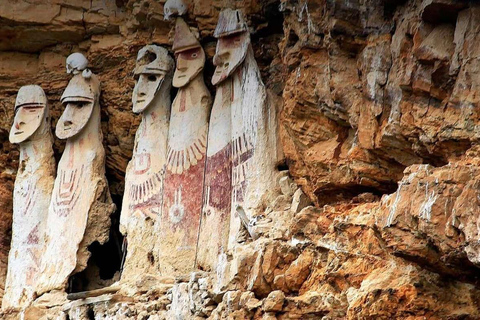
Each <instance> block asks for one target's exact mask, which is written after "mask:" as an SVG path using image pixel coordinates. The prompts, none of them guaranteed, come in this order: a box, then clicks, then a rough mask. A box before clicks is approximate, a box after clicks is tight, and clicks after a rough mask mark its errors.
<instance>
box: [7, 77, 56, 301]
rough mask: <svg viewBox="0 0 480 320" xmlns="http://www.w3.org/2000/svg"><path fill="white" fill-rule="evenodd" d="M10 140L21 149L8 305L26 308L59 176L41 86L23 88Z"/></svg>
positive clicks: (14, 197) (14, 202)
mask: <svg viewBox="0 0 480 320" xmlns="http://www.w3.org/2000/svg"><path fill="white" fill-rule="evenodd" d="M10 142H11V143H16V144H18V145H19V148H20V159H19V168H18V172H17V177H16V180H15V189H14V195H13V225H12V242H11V248H10V253H9V258H8V272H7V280H6V284H5V295H4V297H3V301H2V306H3V308H4V309H6V308H11V307H13V308H22V307H25V306H26V305H27V304H28V303H30V302H31V301H32V300H33V298H34V292H35V291H37V285H38V283H37V280H38V277H39V275H40V271H41V270H40V268H41V261H42V257H43V255H44V251H45V244H44V233H45V227H46V222H47V214H48V207H49V204H50V198H51V195H52V189H53V183H54V180H55V159H54V157H53V149H52V143H53V140H52V134H51V130H50V115H49V109H48V105H47V97H46V96H45V93H44V92H43V90H42V88H41V87H39V86H36V85H29V86H24V87H21V88H20V90H19V91H18V95H17V99H16V103H15V119H14V123H13V126H12V129H11V130H10Z"/></svg>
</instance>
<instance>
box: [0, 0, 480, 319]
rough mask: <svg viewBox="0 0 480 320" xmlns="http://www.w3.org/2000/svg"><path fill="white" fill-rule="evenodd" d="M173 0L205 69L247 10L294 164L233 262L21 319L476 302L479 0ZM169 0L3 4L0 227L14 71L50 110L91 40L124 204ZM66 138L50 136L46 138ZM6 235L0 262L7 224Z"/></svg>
mask: <svg viewBox="0 0 480 320" xmlns="http://www.w3.org/2000/svg"><path fill="white" fill-rule="evenodd" d="M184 2H185V5H186V6H188V13H187V15H186V16H185V20H186V22H187V24H188V25H189V26H191V27H196V30H197V31H198V33H199V36H200V43H201V45H202V47H203V48H204V49H205V53H206V57H207V62H206V65H205V70H204V71H205V72H204V73H205V80H206V81H205V82H206V83H207V84H209V83H210V79H211V76H212V73H213V69H214V68H213V65H212V57H213V55H214V53H215V45H216V41H215V39H214V37H213V32H214V29H215V26H216V23H217V19H218V14H219V12H220V10H221V9H222V8H226V7H235V8H239V9H242V10H243V12H244V14H245V17H246V18H247V20H248V21H247V22H248V25H249V27H250V28H251V31H252V47H253V52H254V57H255V59H256V61H257V63H258V65H259V69H260V72H261V75H262V79H263V82H264V83H265V85H266V89H267V95H268V98H269V99H271V101H273V102H274V104H275V105H276V106H277V108H278V110H279V112H280V110H281V112H280V114H279V116H280V117H279V118H280V120H279V129H280V130H279V131H280V134H281V145H282V147H283V150H284V153H285V158H286V161H285V163H279V168H280V169H283V170H285V169H288V171H281V172H280V174H279V175H278V176H277V177H276V183H277V185H276V187H275V188H274V190H271V196H270V199H269V202H270V204H269V205H268V206H267V207H265V208H263V209H262V210H263V211H262V212H259V213H258V218H257V220H256V221H255V222H252V225H251V226H250V227H251V230H249V231H253V232H254V234H255V235H256V237H255V238H256V240H253V239H252V238H249V237H246V238H244V239H242V241H244V242H242V243H240V244H238V246H237V248H236V250H235V251H234V252H229V253H228V254H226V255H225V257H224V261H220V262H219V263H220V264H222V263H223V265H222V266H225V265H228V270H229V271H228V275H225V274H222V273H221V272H219V273H216V272H215V270H212V271H209V272H208V271H198V272H193V273H189V274H185V275H180V276H177V277H176V278H172V277H168V276H162V277H144V278H143V279H142V280H141V281H137V282H135V283H134V284H133V285H132V286H131V287H129V288H119V289H116V290H112V292H115V293H106V294H103V295H99V296H97V297H90V298H87V299H84V300H75V301H72V302H69V301H67V300H65V296H64V295H61V294H59V295H56V294H51V295H50V296H48V297H45V296H43V297H39V298H38V299H37V301H36V302H35V303H34V305H33V306H32V307H30V308H28V309H27V310H25V311H24V312H23V315H24V317H25V319H49V318H54V317H56V316H60V319H65V318H66V317H67V315H68V317H69V319H89V318H91V317H92V315H93V316H95V317H96V319H150V320H154V319H178V318H181V319H204V318H211V319H227V318H233V319H345V318H346V319H478V318H480V307H479V305H480V285H479V283H478V274H479V267H480V248H479V245H478V239H479V228H478V219H479V216H478V213H479V212H480V210H479V207H480V203H479V200H478V199H479V195H478V192H479V191H478V189H479V187H478V186H479V181H478V173H479V170H480V169H479V168H480V162H479V159H480V153H479V149H478V145H477V144H478V141H477V140H478V136H479V132H480V130H479V119H478V117H479V115H478V111H477V109H478V102H479V101H478V100H479V98H478V97H479V96H480V94H479V92H480V91H479V90H480V82H479V81H480V80H478V79H480V78H479V70H480V69H479V66H478V63H479V62H478V61H479V60H478V57H477V56H478V52H479V50H478V42H479V41H478V40H479V39H478V37H479V34H480V33H479V28H480V4H478V3H477V2H475V1H453V0H350V1H346V0H323V1H322V0H298V1H294V0H280V1H267V0H261V1H260V0H258V1H216V0H207V1H200V0H192V1H184ZM163 5H164V4H163V1H153V0H130V1H127V0H117V1H113V0H111V1H110V0H107V1H96V0H93V1H90V0H88V1H68V0H56V1H51V2H48V3H47V1H38V3H32V2H30V1H28V2H27V1H8V5H0V17H1V18H2V19H0V50H2V51H1V52H0V79H1V80H2V81H1V84H0V97H1V99H0V110H1V111H2V113H3V114H5V115H6V116H4V117H0V142H1V150H2V152H1V154H0V181H1V183H0V204H2V203H6V205H1V206H0V214H1V217H2V220H1V221H2V224H1V226H0V227H1V228H2V230H3V228H5V230H8V229H9V219H10V217H11V192H12V186H13V183H12V181H13V179H14V172H16V168H17V162H16V161H17V158H18V152H17V150H16V149H15V148H14V147H12V146H11V145H10V144H9V143H8V142H7V141H6V139H5V137H6V136H7V131H8V129H9V128H10V126H11V123H12V120H13V108H12V106H13V104H14V98H15V94H16V92H17V90H18V88H19V87H20V86H21V85H25V84H30V83H35V84H38V85H41V86H42V88H44V90H45V92H46V94H47V97H48V99H49V105H50V106H51V112H52V116H53V121H52V125H54V124H55V123H56V122H57V119H58V117H59V116H60V112H61V106H60V102H59V100H60V95H61V92H62V91H63V89H64V88H65V86H66V84H67V80H68V76H67V75H66V74H65V73H64V67H65V66H64V61H65V57H67V56H68V55H69V54H70V53H71V52H74V51H82V52H84V53H86V55H87V56H88V58H89V61H91V64H92V71H93V72H94V73H95V74H98V76H99V78H100V81H101V82H102V96H101V98H100V100H101V101H100V104H101V105H102V131H103V134H104V144H105V149H106V160H107V179H108V182H109V187H110V190H111V193H112V197H113V199H114V201H115V202H116V203H117V205H119V204H120V203H121V197H122V195H123V188H124V187H123V185H124V176H125V168H126V166H127V162H128V161H129V159H130V158H131V156H132V150H133V142H134V134H135V131H136V129H137V126H138V124H139V122H140V118H139V117H136V116H134V115H133V114H132V113H131V102H130V97H131V95H132V90H133V86H134V80H133V70H134V65H135V57H136V54H137V52H138V50H139V49H140V48H141V47H143V46H144V45H146V44H152V43H154V44H158V45H163V46H166V47H168V48H169V49H170V48H171V41H172V40H173V39H171V38H172V35H173V33H172V32H171V30H172V27H173V23H172V22H167V21H164V19H163V18H164V17H163ZM209 89H210V91H211V93H212V96H213V95H214V94H215V91H214V88H213V87H212V86H210V85H209ZM62 149H63V145H62V143H60V142H59V141H58V140H57V141H56V142H55V152H56V154H59V153H60V151H61V150H62ZM1 237H2V239H5V240H2V247H1V248H0V252H1V253H0V266H4V265H5V263H6V255H7V250H8V240H7V238H8V233H7V232H5V233H3V232H2V233H1ZM139 251H141V250H139ZM147 258H148V257H147ZM147 260H148V259H147ZM1 270H4V268H2V269H1ZM0 279H2V278H1V277H0ZM218 279H220V280H221V281H218ZM2 284H3V282H2ZM2 284H0V287H1V286H2ZM52 301H53V302H52ZM46 306H49V308H46ZM2 316H3V318H5V319H17V318H18V317H19V313H18V311H15V310H6V311H5V313H4V314H3V315H2ZM62 317H63V318H62Z"/></svg>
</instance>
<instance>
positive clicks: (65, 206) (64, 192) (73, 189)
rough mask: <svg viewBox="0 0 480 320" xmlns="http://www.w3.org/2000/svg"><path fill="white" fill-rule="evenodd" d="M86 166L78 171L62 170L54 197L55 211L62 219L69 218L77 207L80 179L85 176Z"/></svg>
mask: <svg viewBox="0 0 480 320" xmlns="http://www.w3.org/2000/svg"><path fill="white" fill-rule="evenodd" d="M84 170H85V168H84V166H83V165H82V166H81V167H80V170H79V169H78V168H76V169H64V170H60V172H59V173H58V175H59V184H58V189H57V190H56V193H55V194H54V195H53V196H52V200H53V201H54V202H53V210H54V212H55V213H56V214H57V215H58V216H60V217H67V216H68V215H69V213H70V212H71V211H72V210H73V208H74V207H75V206H76V204H77V202H78V199H79V198H80V191H79V190H78V188H79V185H80V179H82V177H83V176H84Z"/></svg>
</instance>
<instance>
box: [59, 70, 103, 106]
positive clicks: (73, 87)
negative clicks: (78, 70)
mask: <svg viewBox="0 0 480 320" xmlns="http://www.w3.org/2000/svg"><path fill="white" fill-rule="evenodd" d="M99 94H100V82H99V81H98V78H97V77H96V76H94V75H93V76H91V77H90V78H84V77H83V75H81V74H77V75H75V76H74V77H73V78H72V79H71V80H70V82H69V83H68V86H67V87H66V88H65V91H64V92H63V94H62V97H61V98H60V101H61V102H62V103H67V102H71V101H85V102H94V101H95V99H96V98H97V97H98V95H99Z"/></svg>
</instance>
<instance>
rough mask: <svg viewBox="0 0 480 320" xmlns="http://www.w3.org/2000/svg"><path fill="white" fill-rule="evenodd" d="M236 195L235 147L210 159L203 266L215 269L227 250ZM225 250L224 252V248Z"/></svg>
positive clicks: (201, 248) (202, 235) (202, 232)
mask: <svg viewBox="0 0 480 320" xmlns="http://www.w3.org/2000/svg"><path fill="white" fill-rule="evenodd" d="M231 193H232V161H231V146H230V144H227V146H225V147H224V148H223V149H222V150H220V151H219V152H217V153H216V154H214V155H212V156H210V157H208V158H207V163H206V170H205V190H204V202H203V216H202V225H201V227H200V237H199V248H198V251H199V253H198V256H199V259H198V260H199V263H200V264H206V265H201V267H207V266H210V267H211V266H212V263H214V261H209V260H211V259H216V258H217V257H218V254H219V253H221V252H222V250H223V251H224V250H226V247H227V242H228V230H229V224H230V211H231ZM222 248H223V249H222Z"/></svg>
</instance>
